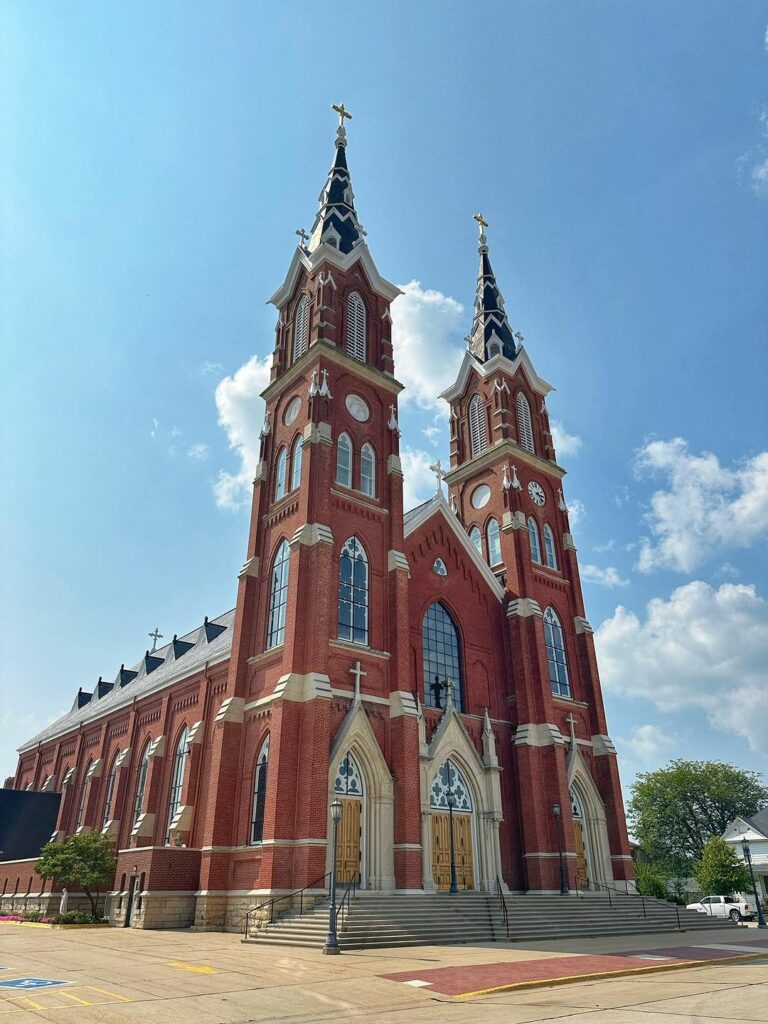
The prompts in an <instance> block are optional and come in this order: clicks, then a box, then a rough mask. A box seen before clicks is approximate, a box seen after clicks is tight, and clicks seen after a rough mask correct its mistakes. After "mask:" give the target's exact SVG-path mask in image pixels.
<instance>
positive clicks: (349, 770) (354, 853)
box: [333, 751, 365, 886]
mask: <svg viewBox="0 0 768 1024" xmlns="http://www.w3.org/2000/svg"><path fill="white" fill-rule="evenodd" d="M333 794H334V797H335V798H336V799H337V800H339V801H340V802H341V806H342V811H341V821H340V822H339V826H338V838H337V846H336V865H335V870H336V881H337V882H339V883H341V884H343V885H348V884H349V883H350V882H351V881H353V880H354V881H356V882H357V884H358V885H360V886H362V885H363V878H364V874H363V867H364V865H363V849H364V844H363V821H364V817H365V816H364V814H363V801H364V799H365V789H364V786H363V777H362V775H361V774H360V769H359V767H358V764H357V761H356V760H355V759H354V757H353V756H352V754H351V753H350V752H349V751H347V753H346V754H345V755H344V757H343V758H342V759H341V761H340V762H339V764H338V766H337V768H336V777H335V779H334V783H333Z"/></svg>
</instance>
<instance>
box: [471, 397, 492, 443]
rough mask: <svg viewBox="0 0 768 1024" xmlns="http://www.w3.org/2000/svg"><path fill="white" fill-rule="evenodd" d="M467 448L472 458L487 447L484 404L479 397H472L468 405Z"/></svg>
mask: <svg viewBox="0 0 768 1024" xmlns="http://www.w3.org/2000/svg"><path fill="white" fill-rule="evenodd" d="M469 447H470V451H471V453H472V458H474V457H475V456H476V455H481V454H482V453H483V452H484V451H485V450H486V448H487V447H488V431H487V429H486V425H485V404H484V402H483V400H482V398H481V397H480V395H473V397H472V398H471V400H470V403H469Z"/></svg>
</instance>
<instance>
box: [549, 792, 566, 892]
mask: <svg viewBox="0 0 768 1024" xmlns="http://www.w3.org/2000/svg"><path fill="white" fill-rule="evenodd" d="M552 813H553V814H554V816H555V821H556V822H557V852H558V855H559V857H560V895H561V896H568V895H570V889H569V888H568V882H567V880H566V877H565V862H564V861H563V821H562V816H561V814H560V804H552Z"/></svg>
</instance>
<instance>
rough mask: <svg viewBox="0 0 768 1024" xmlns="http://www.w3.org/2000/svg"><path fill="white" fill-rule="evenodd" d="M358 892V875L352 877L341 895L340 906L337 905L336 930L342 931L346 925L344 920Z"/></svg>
mask: <svg viewBox="0 0 768 1024" xmlns="http://www.w3.org/2000/svg"><path fill="white" fill-rule="evenodd" d="M356 892H357V875H355V876H354V877H353V878H352V881H351V882H350V883H349V885H348V886H347V888H346V889H345V891H344V895H343V896H342V897H341V900H340V901H339V904H338V906H337V907H336V931H337V932H338V931H340V930H341V929H342V928H343V927H344V922H345V921H346V919H347V914H348V913H349V911H350V910H351V909H352V897H353V896H354V895H355V893H356ZM339 916H341V923H339Z"/></svg>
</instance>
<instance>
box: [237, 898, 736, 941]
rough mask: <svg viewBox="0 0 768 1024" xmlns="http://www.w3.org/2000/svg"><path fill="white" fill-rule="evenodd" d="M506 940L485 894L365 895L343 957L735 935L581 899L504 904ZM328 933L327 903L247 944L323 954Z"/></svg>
mask: <svg viewBox="0 0 768 1024" xmlns="http://www.w3.org/2000/svg"><path fill="white" fill-rule="evenodd" d="M505 903H506V908H507V915H508V921H509V940H508V939H507V934H506V929H505V925H504V917H503V913H502V909H501V901H500V899H499V897H498V896H491V895H489V894H487V893H480V892H461V893H458V894H457V895H455V896H450V895H449V894H448V893H437V894H435V895H425V896H420V895H415V896H398V895H381V894H378V893H360V894H358V895H357V896H356V897H355V898H354V899H353V900H352V905H351V908H350V910H349V912H348V913H347V914H346V917H345V920H344V923H343V925H342V924H341V922H340V925H339V935H338V938H339V945H340V946H341V948H342V949H376V948H388V947H391V946H422V945H430V946H432V945H448V944H455V943H475V944H476V943H483V942H507V941H510V942H523V941H525V942H542V941H547V940H554V939H572V938H587V937H595V936H602V935H605V936H611V935H644V934H650V933H659V932H669V933H675V932H678V912H679V922H680V925H679V927H680V928H682V929H683V930H685V931H696V930H702V929H705V928H709V929H711V928H717V927H721V928H723V929H728V928H733V927H735V925H733V924H732V923H731V921H729V920H720V919H713V918H710V917H705V916H704V915H703V914H697V913H696V912H695V911H687V910H685V909H684V908H678V907H676V906H675V905H674V904H671V903H659V902H656V901H653V900H646V901H644V902H643V901H642V900H641V899H639V898H638V897H636V896H621V895H618V894H612V895H611V900H610V901H609V900H608V897H607V895H604V894H603V895H597V894H591V893H590V894H582V895H571V896H559V895H557V896H506V897H505ZM327 931H328V900H327V899H323V900H321V901H320V902H318V903H316V904H315V905H314V907H313V908H312V909H311V910H310V911H308V912H307V913H304V914H303V915H301V916H299V915H298V914H297V913H293V912H291V913H288V914H286V915H284V916H282V917H281V918H280V919H279V920H277V921H275V922H274V923H273V924H268V925H266V926H264V927H263V928H262V929H261V930H260V931H258V932H257V933H256V934H255V935H253V936H252V937H250V938H248V939H244V940H243V941H244V942H251V943H256V944H260V945H271V946H310V947H315V948H319V947H321V946H322V945H323V944H324V942H325V937H326V934H327Z"/></svg>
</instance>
